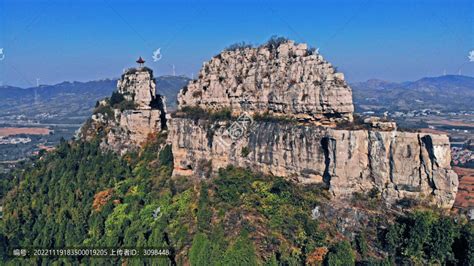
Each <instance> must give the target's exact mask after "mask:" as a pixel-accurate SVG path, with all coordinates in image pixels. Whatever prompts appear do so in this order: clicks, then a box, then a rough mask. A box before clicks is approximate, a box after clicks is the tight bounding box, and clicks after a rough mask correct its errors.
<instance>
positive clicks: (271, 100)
mask: <svg viewBox="0 0 474 266" xmlns="http://www.w3.org/2000/svg"><path fill="white" fill-rule="evenodd" d="M178 103H179V106H180V107H181V108H183V107H186V106H198V107H201V108H203V109H206V110H219V109H222V108H230V109H231V110H232V112H233V113H234V114H239V113H241V112H244V111H245V112H248V113H250V114H254V113H264V112H269V113H271V114H273V115H276V116H285V117H294V118H298V119H301V120H307V121H313V122H315V123H321V122H323V123H326V124H327V122H328V121H342V120H348V121H351V120H352V113H353V110H354V107H353V105H352V91H351V89H350V87H349V86H348V85H347V83H346V82H345V80H344V75H343V74H342V73H336V71H335V69H334V68H333V67H332V65H331V64H330V63H328V62H327V61H325V60H324V59H323V57H322V56H321V55H319V54H318V53H316V52H312V51H310V50H308V47H307V45H306V44H298V45H296V44H295V43H294V42H293V41H286V42H283V43H281V44H279V45H278V46H269V45H268V44H267V45H263V46H260V47H258V48H239V49H235V50H232V51H224V52H222V53H221V54H219V55H218V56H216V57H214V58H212V59H211V60H210V61H209V62H206V63H204V66H203V68H202V69H201V72H200V74H199V79H197V80H193V81H191V82H190V83H189V84H188V86H187V87H185V88H184V89H182V90H181V91H180V93H179V95H178Z"/></svg>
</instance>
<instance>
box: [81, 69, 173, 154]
mask: <svg viewBox="0 0 474 266" xmlns="http://www.w3.org/2000/svg"><path fill="white" fill-rule="evenodd" d="M117 91H118V92H119V93H120V94H121V95H122V96H123V97H124V99H125V100H126V101H130V102H133V105H134V107H133V108H132V109H125V110H121V109H118V108H114V107H113V106H110V104H109V102H108V101H102V102H101V103H100V106H99V108H98V109H103V110H104V109H105V110H106V109H109V110H111V111H110V112H98V113H95V114H94V115H92V118H91V120H90V123H86V124H85V125H84V126H83V127H82V129H81V132H82V133H81V135H82V137H84V138H86V139H87V138H90V136H96V135H97V133H99V136H102V142H101V146H102V148H104V149H108V150H112V151H115V152H117V153H119V154H122V155H123V154H125V153H126V152H128V151H130V150H135V149H137V148H139V147H140V146H141V144H143V143H144V142H145V141H146V140H147V138H148V136H149V135H150V134H154V133H157V132H159V131H161V130H164V129H166V121H167V117H166V105H165V98H164V97H163V96H160V95H157V94H156V85H155V80H154V79H153V73H152V71H151V70H150V69H148V68H146V67H141V68H131V69H128V70H127V71H126V72H125V73H124V74H123V75H122V78H121V79H120V80H119V81H118V82H117Z"/></svg>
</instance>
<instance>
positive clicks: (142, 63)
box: [137, 56, 145, 67]
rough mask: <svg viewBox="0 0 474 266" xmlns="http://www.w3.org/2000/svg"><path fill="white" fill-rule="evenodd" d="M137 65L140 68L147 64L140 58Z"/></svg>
mask: <svg viewBox="0 0 474 266" xmlns="http://www.w3.org/2000/svg"><path fill="white" fill-rule="evenodd" d="M137 64H138V66H139V67H143V65H144V64H145V60H143V58H142V57H141V56H140V57H139V58H138V60H137Z"/></svg>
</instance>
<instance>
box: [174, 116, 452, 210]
mask: <svg viewBox="0 0 474 266" xmlns="http://www.w3.org/2000/svg"><path fill="white" fill-rule="evenodd" d="M228 128H229V125H228V124H225V123H211V122H209V121H204V120H199V121H197V122H195V121H193V120H190V119H185V118H174V119H173V120H171V121H170V131H169V140H170V142H171V144H172V147H173V155H174V165H175V169H174V175H192V174H198V175H201V177H203V176H204V175H206V174H209V173H208V172H206V171H208V170H211V171H217V170H218V169H219V168H221V167H225V166H227V165H229V164H233V165H238V166H242V167H250V168H252V169H255V170H260V171H262V172H264V173H266V174H272V175H276V176H285V177H288V178H290V179H293V180H295V181H297V182H301V183H326V184H327V185H328V186H329V189H330V191H331V192H332V193H333V195H334V196H335V197H336V198H347V197H350V196H352V194H353V193H354V192H368V191H369V190H371V189H372V188H377V189H378V190H379V191H381V192H382V195H383V196H384V198H385V199H386V200H387V201H388V202H391V203H394V202H396V201H397V200H400V199H404V198H416V199H424V200H427V201H429V202H431V203H434V204H436V205H438V206H441V207H450V206H452V204H453V203H454V198H455V195H456V192H457V185H458V179H457V175H456V174H455V173H454V172H453V171H452V170H451V168H450V150H449V140H448V138H447V136H444V135H429V134H423V133H408V132H398V131H372V130H337V129H331V128H324V127H316V126H313V125H304V126H302V125H294V124H282V123H270V122H256V123H255V124H254V126H253V127H252V129H251V130H249V131H248V134H246V135H245V136H243V137H242V138H239V139H237V140H235V139H232V138H231V137H229V135H228V134H226V132H227V129H228Z"/></svg>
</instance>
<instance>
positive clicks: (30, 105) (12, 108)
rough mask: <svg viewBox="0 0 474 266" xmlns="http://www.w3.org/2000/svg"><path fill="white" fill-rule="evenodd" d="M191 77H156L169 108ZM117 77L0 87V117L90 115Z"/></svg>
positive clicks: (174, 106) (172, 106)
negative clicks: (28, 86) (36, 85)
mask: <svg viewBox="0 0 474 266" xmlns="http://www.w3.org/2000/svg"><path fill="white" fill-rule="evenodd" d="M188 81H189V78H187V77H183V76H161V77H158V78H156V83H157V90H158V93H159V94H162V95H164V96H166V98H167V105H168V109H170V110H173V109H175V108H176V95H177V93H178V91H179V90H180V89H181V88H182V87H184V86H185V85H186V84H187V83H188ZM116 86H117V80H115V79H105V80H97V81H89V82H62V83H59V84H56V85H41V86H40V87H33V88H26V89H23V88H17V87H11V86H2V87H0V117H5V116H11V115H19V114H23V115H25V116H27V117H32V116H34V115H37V114H38V113H51V114H57V115H58V117H59V118H62V119H66V120H67V118H68V117H80V118H81V119H82V118H83V117H89V116H90V113H91V111H92V108H93V107H94V105H95V103H96V101H98V100H100V99H103V98H105V97H108V96H110V94H111V93H112V91H113V90H115V88H116Z"/></svg>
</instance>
